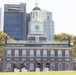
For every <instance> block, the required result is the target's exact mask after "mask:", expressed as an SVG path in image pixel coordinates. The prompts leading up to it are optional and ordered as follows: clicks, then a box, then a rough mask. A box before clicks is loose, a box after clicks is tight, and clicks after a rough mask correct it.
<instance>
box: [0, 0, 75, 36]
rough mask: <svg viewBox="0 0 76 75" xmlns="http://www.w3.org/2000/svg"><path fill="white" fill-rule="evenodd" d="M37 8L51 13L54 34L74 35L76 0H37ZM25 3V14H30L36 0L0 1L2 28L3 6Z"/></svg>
mask: <svg viewBox="0 0 76 75" xmlns="http://www.w3.org/2000/svg"><path fill="white" fill-rule="evenodd" d="M37 1H38V4H39V5H38V6H39V7H40V8H41V9H42V10H47V11H50V12H52V18H53V21H54V25H55V33H56V34H58V33H62V32H65V33H69V34H72V35H76V0H37ZM22 2H24V3H26V9H27V12H31V11H32V9H33V8H34V7H35V2H36V0H0V7H1V8H2V26H3V12H4V4H20V3H22Z"/></svg>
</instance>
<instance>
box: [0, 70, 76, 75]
mask: <svg viewBox="0 0 76 75" xmlns="http://www.w3.org/2000/svg"><path fill="white" fill-rule="evenodd" d="M0 75H76V71H49V72H1V73H0Z"/></svg>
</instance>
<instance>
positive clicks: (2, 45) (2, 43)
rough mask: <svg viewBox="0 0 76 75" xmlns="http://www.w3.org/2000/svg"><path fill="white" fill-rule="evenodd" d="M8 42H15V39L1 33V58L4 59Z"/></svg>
mask: <svg viewBox="0 0 76 75" xmlns="http://www.w3.org/2000/svg"><path fill="white" fill-rule="evenodd" d="M7 40H8V41H15V40H14V39H12V38H10V37H9V36H8V35H7V34H6V33H4V32H3V31H0V58H2V57H3V48H4V45H5V43H6V41H7Z"/></svg>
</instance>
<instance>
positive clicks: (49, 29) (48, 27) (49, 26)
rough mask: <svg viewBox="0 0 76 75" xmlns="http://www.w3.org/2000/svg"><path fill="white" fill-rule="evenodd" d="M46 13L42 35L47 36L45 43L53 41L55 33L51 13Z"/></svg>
mask: <svg viewBox="0 0 76 75" xmlns="http://www.w3.org/2000/svg"><path fill="white" fill-rule="evenodd" d="M45 12H46V19H45V21H44V33H45V34H46V35H47V38H46V39H47V41H49V40H53V35H54V33H55V27H54V21H53V20H52V12H49V11H45Z"/></svg>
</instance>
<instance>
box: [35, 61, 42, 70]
mask: <svg viewBox="0 0 76 75" xmlns="http://www.w3.org/2000/svg"><path fill="white" fill-rule="evenodd" d="M40 68H41V63H40V62H39V61H37V62H36V71H40Z"/></svg>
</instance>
